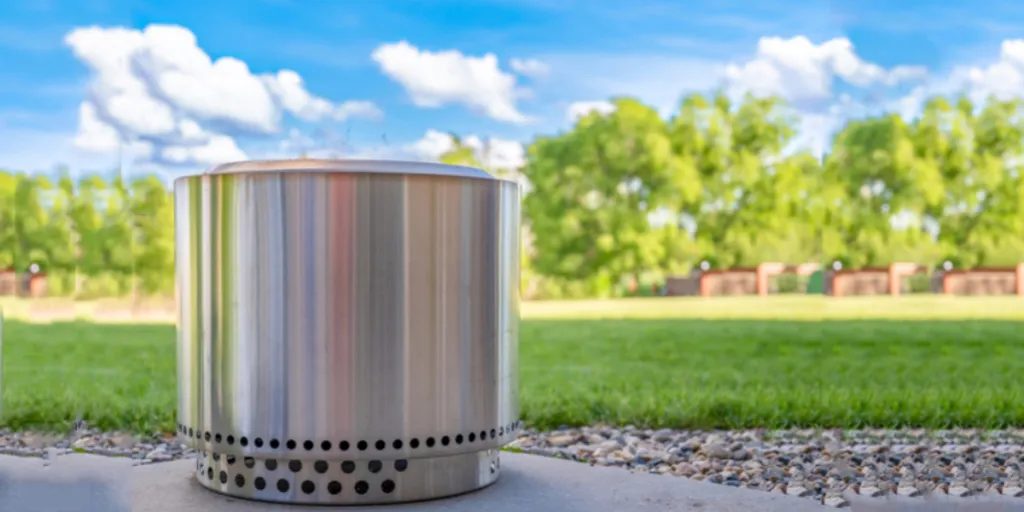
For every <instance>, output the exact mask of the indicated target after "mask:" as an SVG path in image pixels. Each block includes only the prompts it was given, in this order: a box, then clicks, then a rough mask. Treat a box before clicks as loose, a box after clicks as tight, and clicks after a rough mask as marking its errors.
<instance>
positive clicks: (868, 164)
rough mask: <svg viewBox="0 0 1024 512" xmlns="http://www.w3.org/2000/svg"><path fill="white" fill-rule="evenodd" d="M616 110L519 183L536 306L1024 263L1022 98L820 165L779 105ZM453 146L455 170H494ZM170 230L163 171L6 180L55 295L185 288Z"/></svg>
mask: <svg viewBox="0 0 1024 512" xmlns="http://www.w3.org/2000/svg"><path fill="white" fill-rule="evenodd" d="M614 103H615V105H616V109H615V111H614V112H612V113H610V114H606V115H602V114H599V113H591V114H590V115H588V116H586V117H583V118H581V119H579V120H578V121H577V122H576V124H575V125H574V126H573V127H572V129H570V130H568V131H566V132H564V133H559V134H555V135H551V136H542V137H538V138H536V139H535V140H534V141H533V143H532V144H531V145H530V146H529V148H528V152H527V153H528V154H527V162H526V164H525V166H524V167H523V168H522V169H521V170H519V171H518V172H507V173H506V174H507V176H506V177H515V178H519V179H521V181H522V182H523V183H524V186H525V191H526V194H525V196H524V208H523V211H524V216H525V218H524V240H525V241H526V243H525V244H524V248H523V251H524V256H527V257H524V260H523V262H524V267H523V279H524V291H525V292H526V293H527V295H529V296H532V297H536V298H558V297H583V296H593V297H602V296H610V295H615V294H621V293H623V290H624V289H625V287H624V283H628V282H641V283H649V282H652V281H657V280H659V279H661V278H662V277H663V276H664V275H667V274H674V273H683V272H687V271H689V270H690V269H691V268H692V267H693V266H694V265H696V264H698V263H699V262H701V261H708V262H709V263H710V264H711V265H712V266H713V267H717V268H730V267H737V266H752V265H755V264H757V263H759V262H763V261H782V262H786V263H793V264H795V263H802V262H807V261H819V262H823V263H829V262H832V261H835V260H838V261H841V262H842V263H843V265H844V267H846V268H862V267H870V266H880V265H886V264H888V263H890V262H893V261H911V262H916V263H920V264H924V265H936V264H939V263H941V262H943V261H945V260H950V261H952V262H953V263H954V264H955V265H957V266H958V267H962V268H970V267H978V266H1004V265H1011V264H1016V263H1017V262H1019V261H1021V260H1022V255H1024V179H1022V176H1021V173H1020V169H1021V164H1022V160H1021V158H1022V153H1024V116H1022V115H1021V114H1022V103H1021V102H1019V101H999V100H995V99H993V100H990V101H988V102H986V103H985V104H982V105H975V104H972V103H971V102H970V101H968V100H966V99H962V98H953V99H950V98H942V97H938V98H934V99H933V100H931V101H930V102H929V103H928V104H927V105H926V108H925V110H924V112H923V114H922V115H921V116H919V117H918V118H916V119H913V120H907V119H902V118H901V117H900V116H898V115H895V114H887V115H881V116H876V117H866V118H860V119H855V120H853V121H851V122H849V123H848V124H847V125H846V126H845V127H843V128H842V129H841V130H840V131H839V132H838V133H837V134H836V136H835V138H834V140H833V143H832V145H831V147H830V148H829V149H828V151H827V152H826V154H825V156H824V157H821V158H819V157H817V156H814V155H811V154H810V153H807V152H800V151H793V150H792V147H793V144H792V142H793V138H794V136H795V132H796V128H795V127H796V126H797V123H798V121H799V120H798V119H796V118H794V117H793V116H792V115H790V114H789V112H790V109H788V108H786V105H784V104H783V103H782V102H781V101H780V100H778V99H776V98H753V97H748V98H746V99H744V100H743V101H741V102H739V103H734V102H731V101H730V100H729V99H727V98H726V97H725V96H715V97H706V96H702V95H692V96H688V97H686V98H684V99H683V100H682V102H681V103H680V108H679V110H678V111H677V112H676V113H675V115H673V116H671V117H670V118H669V119H665V118H663V117H662V116H660V115H659V114H658V112H657V111H655V110H654V109H653V108H651V107H650V106H648V105H644V104H643V103H641V102H639V101H636V100H634V99H629V98H620V99H616V100H614ZM455 142H456V144H455V147H454V149H453V150H452V151H450V152H449V153H447V154H445V155H444V156H443V157H442V161H444V162H446V163H458V164H468V165H474V166H478V167H483V166H482V165H481V164H480V160H479V159H478V157H479V155H478V152H476V151H474V150H473V149H472V148H470V147H468V146H467V145H465V144H463V143H462V142H461V141H459V139H458V138H457V137H455ZM495 173H496V174H502V172H498V171H495ZM173 229H174V228H173V204H172V199H171V195H170V192H169V190H168V189H167V187H166V184H165V183H163V182H161V181H160V179H158V178H157V177H155V176H135V177H132V178H131V179H127V180H125V179H121V178H119V177H114V178H105V177H103V176H100V175H86V176H81V177H79V178H78V179H77V180H75V179H72V178H71V175H70V174H69V173H68V172H67V171H64V172H61V173H60V175H59V177H58V178H56V179H54V178H52V177H48V176H43V175H30V174H22V173H14V172H3V171H0V269H3V268H11V269H16V270H18V271H24V270H27V269H28V268H29V267H30V265H32V264H36V265H39V267H40V269H41V270H42V271H44V272H46V273H47V274H48V276H49V287H50V291H51V294H55V295H69V296H70V295H74V296H76V297H80V298H93V297H98V296H116V295H125V294H129V293H132V292H133V291H135V292H137V293H140V294H147V295H148V294H169V293H171V292H172V279H173V274H174V262H173V258H174V254H173V245H174V237H173ZM643 289H644V288H643V286H641V290H643Z"/></svg>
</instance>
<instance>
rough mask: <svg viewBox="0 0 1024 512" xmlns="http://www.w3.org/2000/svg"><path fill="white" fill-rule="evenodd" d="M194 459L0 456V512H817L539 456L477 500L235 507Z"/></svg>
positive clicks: (511, 462) (511, 469) (509, 470)
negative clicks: (148, 461)
mask: <svg viewBox="0 0 1024 512" xmlns="http://www.w3.org/2000/svg"><path fill="white" fill-rule="evenodd" d="M194 464H195V463H194V462H193V461H192V460H182V461H175V462H166V463H161V464H153V465H148V466H132V463H131V461H129V460H125V459H112V458H108V457H98V456H92V455H83V454H73V455H65V456H61V457H58V458H57V459H56V460H55V461H54V462H53V463H52V464H51V465H49V466H44V465H43V462H42V461H41V460H40V459H22V458H17V457H11V456H0V510H17V511H18V512H44V511H45V512H80V511H81V512H86V511H88V512H108V511H109V512H128V511H132V512H178V511H189V512H207V511H209V512H257V511H296V510H304V511H316V512H319V511H329V510H344V511H368V510H376V511H380V510H385V509H386V510H387V511H389V512H392V511H393V512H405V511H410V512H435V511H436V512H441V511H444V512H462V511H465V512H506V511H507V512H513V511H515V512H521V511H523V510H535V511H538V512H547V511H552V512H560V511H567V512H571V511H587V512H604V511H608V512H618V511H623V510H629V511H631V512H633V511H635V512H647V511H681V512H682V511H697V510H699V511H702V512H704V511H723V512H724V511H744V512H746V511H750V510H757V511H762V512H776V511H778V512H802V511H809V510H821V509H822V508H824V507H822V506H821V505H818V504H816V503H814V502H813V501H809V500H806V499H800V498H793V497H789V496H780V495H777V494H768V493H764V492H759V491H752V490H748V489H737V488H733V487H726V486H724V485H717V484H711V483H706V482H695V481H691V480H686V479H683V478H676V477H671V476H658V475H650V474H641V473H629V472H627V471H624V470H621V469H614V468H602V467H588V466H586V465H583V464H579V463H575V462H568V461H562V460H557V459H550V458H545V457H538V456H531V455H523V454H515V453H507V454H503V455H502V464H501V466H502V475H501V478H500V479H499V480H498V482H497V483H495V484H494V485H492V486H490V487H488V488H486V489H483V490H481V491H479V492H475V493H471V494H467V495H464V496H460V497H456V498H450V499H444V500H437V501H432V502H424V503H415V504H408V505H392V506H387V507H376V508H368V507H312V508H311V507H301V506H284V505H278V504H270V503H258V502H252V501H246V500H239V499H232V498H228V497H225V496H220V495H217V494H215V493H212V492H210V491H208V490H206V489H204V488H202V487H200V486H199V484H197V483H196V482H195V480H194V479H193V477H192V471H193V468H194V467H195V466H194Z"/></svg>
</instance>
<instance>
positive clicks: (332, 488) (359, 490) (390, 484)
mask: <svg viewBox="0 0 1024 512" xmlns="http://www.w3.org/2000/svg"><path fill="white" fill-rule="evenodd" d="M213 476H214V475H213V468H212V467H210V468H206V478H207V479H208V480H210V481H211V482H212V481H213ZM217 476H218V481H220V483H221V484H227V483H228V473H227V472H226V471H221V472H220V473H219V474H218V475H217ZM234 483H235V486H236V487H238V488H239V489H244V488H245V484H246V481H245V476H243V475H235V478H234ZM252 486H253V487H254V488H255V489H256V490H257V491H262V490H264V489H266V488H267V481H266V479H264V478H263V477H256V478H254V479H253V481H252ZM275 487H276V488H277V491H278V492H282V493H285V492H288V491H290V490H291V483H290V482H288V480H286V479H284V478H281V479H279V480H278V481H277V483H276V484H275ZM352 488H353V490H355V491H356V494H359V495H363V494H366V493H367V492H369V491H370V484H369V483H368V482H367V481H365V480H360V481H358V482H356V483H355V485H353V486H352ZM299 489H300V490H301V491H302V493H303V494H313V493H314V492H316V483H314V482H313V481H312V480H304V481H303V482H302V483H301V484H299ZM342 490H343V489H342V485H341V482H338V481H336V480H332V481H330V482H328V483H327V492H328V493H330V494H333V495H337V494H341V491H342ZM380 490H381V492H383V493H384V494H391V493H392V492H394V491H395V482H394V481H393V480H384V481H383V482H381V484H380Z"/></svg>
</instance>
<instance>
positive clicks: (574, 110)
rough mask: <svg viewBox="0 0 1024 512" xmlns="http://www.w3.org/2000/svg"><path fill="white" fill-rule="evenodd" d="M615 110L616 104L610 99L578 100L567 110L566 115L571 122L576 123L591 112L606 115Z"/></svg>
mask: <svg viewBox="0 0 1024 512" xmlns="http://www.w3.org/2000/svg"><path fill="white" fill-rule="evenodd" d="M614 111H615V105H614V104H613V103H612V102H610V101H577V102H575V103H572V104H570V105H569V108H567V109H566V110H565V117H566V119H567V120H568V121H569V122H570V123H574V122H576V121H577V120H578V119H580V118H581V117H586V116H587V114H590V113H591V112H597V113H599V114H602V115H606V114H610V113H612V112H614Z"/></svg>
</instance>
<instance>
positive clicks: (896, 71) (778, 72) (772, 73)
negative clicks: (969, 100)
mask: <svg viewBox="0 0 1024 512" xmlns="http://www.w3.org/2000/svg"><path fill="white" fill-rule="evenodd" d="M926 76H927V70H926V69H925V68H923V67H918V66H898V67H895V68H892V69H885V68H882V67H881V66H879V65H877V64H873V63H870V62H865V61H864V60H863V59H861V58H860V57H859V56H858V55H857V54H856V52H855V51H854V47H853V44H852V43H851V42H850V41H849V40H848V39H846V38H836V39H831V40H828V41H825V42H823V43H821V44H815V43H813V42H812V41H811V40H810V39H808V38H806V37H804V36H797V37H793V38H789V39H784V38H781V37H764V38H761V40H760V41H759V42H758V44H757V53H756V54H755V56H754V58H753V59H751V60H749V61H747V62H744V63H741V64H729V65H727V66H726V67H725V69H724V78H725V80H726V82H727V84H728V88H729V89H730V90H731V91H732V92H734V93H738V94H742V93H747V92H749V93H752V94H755V95H778V96H780V97H782V98H783V99H785V100H787V101H790V102H794V103H801V102H808V101H811V102H813V101H821V100H828V99H830V98H831V97H832V95H833V86H834V83H835V81H836V78H839V79H841V80H843V81H845V82H847V83H849V84H851V85H854V86H858V87H869V86H873V85H884V86H892V85H896V84H899V83H903V82H908V81H913V80H921V79H923V78H925V77H926Z"/></svg>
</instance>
